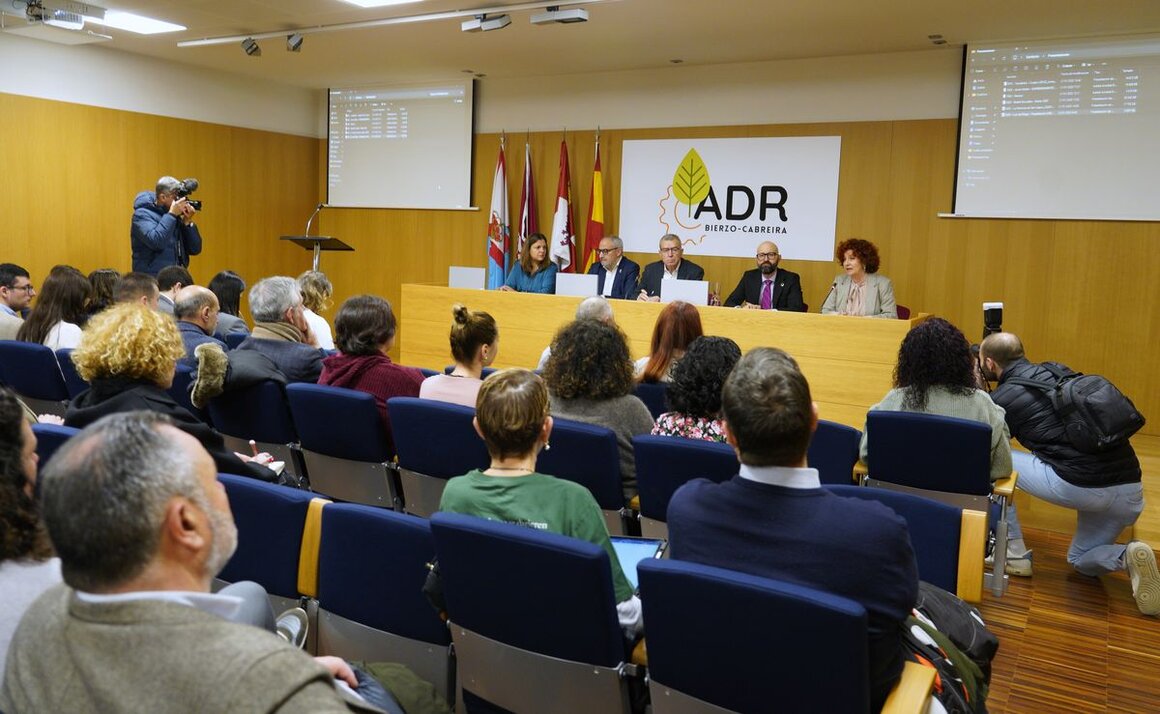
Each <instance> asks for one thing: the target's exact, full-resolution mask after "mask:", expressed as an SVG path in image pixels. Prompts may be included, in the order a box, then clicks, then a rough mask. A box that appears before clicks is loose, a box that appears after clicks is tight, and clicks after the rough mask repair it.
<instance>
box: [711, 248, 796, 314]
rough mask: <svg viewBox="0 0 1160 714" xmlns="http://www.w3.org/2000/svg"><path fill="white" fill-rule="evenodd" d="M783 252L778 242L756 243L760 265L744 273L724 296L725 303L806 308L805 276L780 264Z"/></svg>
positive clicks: (758, 263) (773, 308)
mask: <svg viewBox="0 0 1160 714" xmlns="http://www.w3.org/2000/svg"><path fill="white" fill-rule="evenodd" d="M780 260H781V253H780V252H779V251H778V249H777V244H776V243H771V242H770V241H765V242H764V243H762V244H761V245H759V246H757V267H756V268H754V269H753V270H747V271H745V273H743V274H742V275H741V280H740V281H739V282H738V283H737V287H736V288H735V289H734V290H733V292H732V293H731V294H730V295H729V297H728V298H726V300H725V307H744V308H748V309H750V310H788V311H791V312H805V311H806V306H805V302H804V301H803V300H802V279H801V277H799V276H798V274H797V273H794V272H791V271H789V270H786V269H784V268H779V267H778V265H777V264H778V262H779V261H780Z"/></svg>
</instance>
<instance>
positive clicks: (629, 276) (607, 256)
mask: <svg viewBox="0 0 1160 714" xmlns="http://www.w3.org/2000/svg"><path fill="white" fill-rule="evenodd" d="M596 257H597V258H599V259H600V262H599V263H598V264H596V265H593V266H592V267H591V268H589V269H588V274H589V275H595V276H596V294H597V295H603V296H604V297H606V298H615V299H617V300H627V299H629V298H631V297H633V294H634V293H635V292H636V282H637V280H638V279H639V278H640V266H639V265H637V264H636V263H634V262H632V261H631V260H629V259H628V258H625V257H624V241H622V240H620V236H605V237H603V238H601V239H600V247H599V248H597V249H596Z"/></svg>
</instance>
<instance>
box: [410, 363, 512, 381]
mask: <svg viewBox="0 0 1160 714" xmlns="http://www.w3.org/2000/svg"><path fill="white" fill-rule="evenodd" d="M496 369H497V368H496V367H484V368H483V372H482V373H481V374H480V375H479V376H480V379H487V378H488V377H490V376H491V375H493V374H495V373H496ZM426 371H428V370H424V372H426ZM430 371H431V372H432V373H434V370H430ZM454 371H455V365H453V364H449V365H447V366H446V367H444V368H443V374H451V373H452V372H454Z"/></svg>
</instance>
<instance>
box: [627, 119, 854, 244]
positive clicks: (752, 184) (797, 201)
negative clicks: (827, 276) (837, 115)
mask: <svg viewBox="0 0 1160 714" xmlns="http://www.w3.org/2000/svg"><path fill="white" fill-rule="evenodd" d="M622 151H623V153H622V156H623V160H622V163H621V173H620V226H619V235H620V237H621V239H622V240H623V241H624V249H625V250H628V251H636V252H640V253H655V252H656V250H657V242H658V241H659V240H660V237H661V236H662V235H664V234H665V233H673V234H676V235H678V236H680V237H681V239H682V241H684V244H685V252H686V253H687V254H689V255H721V256H731V257H737V258H752V257H753V256H754V250H755V249H756V248H757V245H758V244H759V243H761V242H762V241H765V240H770V241H773V242H774V243H776V244H777V246H778V249H779V251H780V252H781V255H782V257H783V258H786V259H788V260H821V261H826V262H829V261H832V260H833V259H834V237H835V236H834V226H835V221H836V218H837V211H838V164H839V160H840V156H841V151H842V138H841V137H840V136H807V137H784V138H758V139H665V140H657V141H625V142H624V147H623V150H622Z"/></svg>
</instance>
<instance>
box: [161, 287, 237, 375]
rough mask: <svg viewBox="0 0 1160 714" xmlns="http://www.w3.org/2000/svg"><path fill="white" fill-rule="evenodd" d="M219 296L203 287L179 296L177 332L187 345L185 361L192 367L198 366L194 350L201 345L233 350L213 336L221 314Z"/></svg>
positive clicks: (189, 289)
mask: <svg viewBox="0 0 1160 714" xmlns="http://www.w3.org/2000/svg"><path fill="white" fill-rule="evenodd" d="M219 312H221V308H220V307H219V306H218V299H217V296H216V295H214V294H213V293H212V292H210V290H209V288H203V287H201V286H200V285H190V286H188V287H184V288H182V289H181V291H180V292H178V293H177V301H176V302H174V304H173V316H174V317H175V318H177V330H178V332H180V333H181V341H182V342H183V343H185V357H182V358H181V361H182V362H184V363H185V364H187V365H189V366H190V367H196V366H197V355H196V354H195V353H194V350H196V349H197V346H198V345H204V344H206V343H209V344H214V345H217V346H218V347H220V348H221V349H222V350H226V349H229V348H228V347H226V343H224V342H222V341H221V340H219V339H217V338H215V337H214V336H213V333H214V331H215V330H216V329H217V321H218V313H219Z"/></svg>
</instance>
